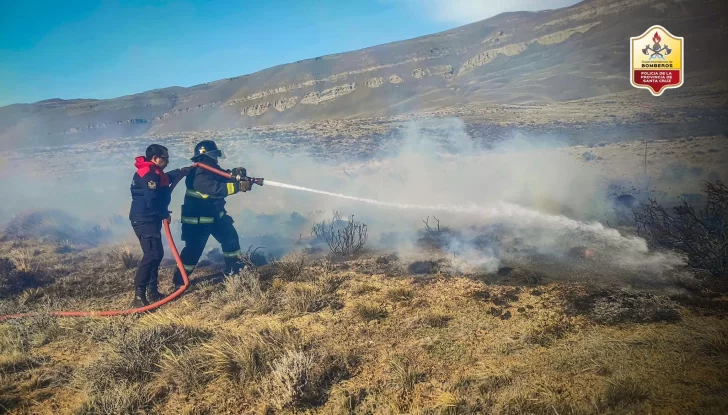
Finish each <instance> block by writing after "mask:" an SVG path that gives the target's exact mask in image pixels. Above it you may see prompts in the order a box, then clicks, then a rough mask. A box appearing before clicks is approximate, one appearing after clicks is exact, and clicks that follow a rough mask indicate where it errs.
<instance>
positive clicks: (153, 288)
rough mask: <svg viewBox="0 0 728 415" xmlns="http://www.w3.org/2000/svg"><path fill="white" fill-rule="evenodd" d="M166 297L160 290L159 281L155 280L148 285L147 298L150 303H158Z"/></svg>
mask: <svg viewBox="0 0 728 415" xmlns="http://www.w3.org/2000/svg"><path fill="white" fill-rule="evenodd" d="M164 297H166V296H165V295H164V294H162V293H160V292H159V288H158V287H157V283H154V282H153V283H151V284H148V285H147V300H148V301H149V302H150V303H156V302H157V301H159V300H161V299H163V298H164Z"/></svg>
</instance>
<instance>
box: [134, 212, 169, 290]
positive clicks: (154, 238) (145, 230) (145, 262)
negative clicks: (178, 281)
mask: <svg viewBox="0 0 728 415" xmlns="http://www.w3.org/2000/svg"><path fill="white" fill-rule="evenodd" d="M131 226H132V227H133V228H134V233H135V234H136V236H137V238H139V244H140V245H141V246H142V252H144V256H143V257H142V260H141V261H139V268H137V273H136V278H135V279H134V284H135V285H136V286H137V287H144V286H146V285H148V284H155V285H156V284H157V280H158V279H159V264H161V263H162V258H164V247H162V221H155V222H136V221H132V222H131Z"/></svg>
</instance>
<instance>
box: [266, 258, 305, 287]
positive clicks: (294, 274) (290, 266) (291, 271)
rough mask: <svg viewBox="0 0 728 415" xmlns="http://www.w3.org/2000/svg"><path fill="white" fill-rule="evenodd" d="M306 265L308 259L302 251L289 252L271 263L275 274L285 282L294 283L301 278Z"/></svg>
mask: <svg viewBox="0 0 728 415" xmlns="http://www.w3.org/2000/svg"><path fill="white" fill-rule="evenodd" d="M307 265H308V257H307V255H306V253H305V252H303V251H295V252H291V253H289V254H286V255H285V256H283V258H281V259H280V260H278V261H275V262H274V263H273V266H274V269H275V271H276V273H277V274H278V275H279V276H280V278H282V279H284V280H286V281H296V280H298V279H300V278H301V277H303V274H304V271H305V270H306V266H307Z"/></svg>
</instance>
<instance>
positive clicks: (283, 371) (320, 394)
mask: <svg viewBox="0 0 728 415" xmlns="http://www.w3.org/2000/svg"><path fill="white" fill-rule="evenodd" d="M356 364H357V359H356V358H355V357H353V356H344V357H342V356H338V355H334V354H330V353H327V352H324V353H319V352H317V351H315V350H308V351H302V350H287V351H286V352H285V354H283V355H282V356H280V357H279V358H278V359H276V360H275V361H273V363H271V364H270V368H271V370H270V373H269V374H268V375H267V376H266V378H265V379H264V380H263V383H262V386H261V392H262V394H263V396H265V397H266V399H267V403H268V404H269V405H271V406H272V407H274V408H275V409H278V410H283V409H303V408H305V407H311V406H318V405H321V404H323V403H325V402H326V401H327V400H328V394H329V390H330V389H331V386H332V385H333V384H335V383H336V382H338V381H340V380H342V379H346V378H348V376H349V375H350V371H351V369H352V366H354V365H356Z"/></svg>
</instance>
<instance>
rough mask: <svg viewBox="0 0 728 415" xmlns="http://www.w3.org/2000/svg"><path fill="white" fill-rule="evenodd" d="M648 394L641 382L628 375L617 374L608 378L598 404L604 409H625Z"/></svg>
mask: <svg viewBox="0 0 728 415" xmlns="http://www.w3.org/2000/svg"><path fill="white" fill-rule="evenodd" d="M649 396H650V393H649V391H648V390H647V389H646V388H645V387H644V386H643V383H642V382H639V381H638V380H636V379H634V378H633V377H630V376H618V377H615V378H614V379H611V380H609V383H608V385H607V388H606V390H605V391H604V395H603V396H602V397H601V399H600V404H601V406H602V407H603V408H606V409H626V408H629V407H632V406H634V405H636V404H639V403H640V402H642V401H644V400H645V399H647V398H648V397H649Z"/></svg>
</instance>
